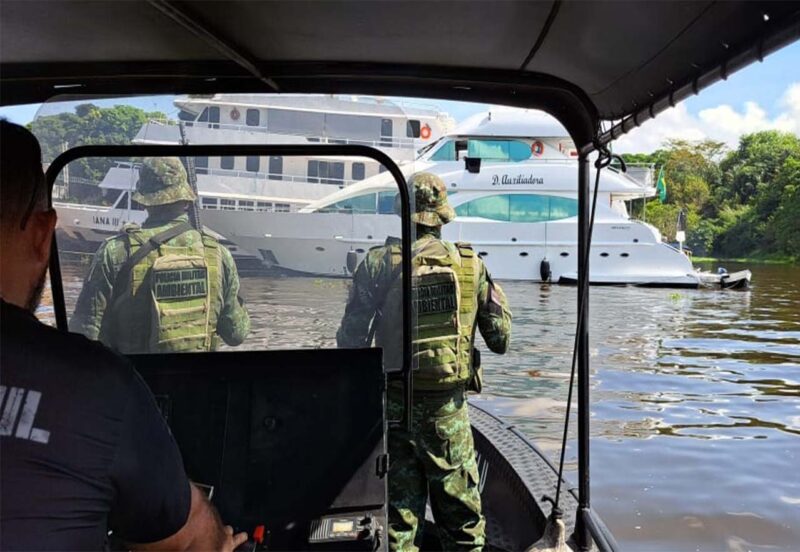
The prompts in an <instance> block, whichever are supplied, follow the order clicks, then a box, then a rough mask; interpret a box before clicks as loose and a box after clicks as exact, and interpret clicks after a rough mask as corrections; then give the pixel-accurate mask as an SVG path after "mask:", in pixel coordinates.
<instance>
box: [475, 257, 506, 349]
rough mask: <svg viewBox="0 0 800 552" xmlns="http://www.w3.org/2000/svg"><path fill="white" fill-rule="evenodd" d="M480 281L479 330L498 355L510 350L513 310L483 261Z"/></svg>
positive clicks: (481, 262)
mask: <svg viewBox="0 0 800 552" xmlns="http://www.w3.org/2000/svg"><path fill="white" fill-rule="evenodd" d="M479 263H480V271H479V274H480V277H479V279H478V282H479V284H478V330H480V332H481V335H482V336H483V340H484V341H485V342H486V346H487V347H489V349H490V350H491V351H492V352H494V353H498V354H501V355H502V354H503V353H505V352H506V351H507V350H508V344H509V342H510V341H511V309H510V308H509V306H508V300H507V299H506V295H505V293H503V289H502V288H501V287H500V286H499V285H498V284H497V283H495V282H493V281H492V277H491V275H490V274H489V270H488V269H487V268H486V265H484V264H483V261H479Z"/></svg>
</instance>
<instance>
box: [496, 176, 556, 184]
mask: <svg viewBox="0 0 800 552" xmlns="http://www.w3.org/2000/svg"><path fill="white" fill-rule="evenodd" d="M525 184H544V178H542V177H540V176H533V175H532V174H528V175H525V174H518V175H517V176H509V175H507V174H504V175H503V176H500V175H499V174H493V175H492V186H517V185H525Z"/></svg>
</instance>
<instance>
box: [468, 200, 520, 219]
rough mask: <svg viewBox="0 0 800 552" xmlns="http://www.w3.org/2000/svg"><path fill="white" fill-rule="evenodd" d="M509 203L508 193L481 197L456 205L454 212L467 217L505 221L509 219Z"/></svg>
mask: <svg viewBox="0 0 800 552" xmlns="http://www.w3.org/2000/svg"><path fill="white" fill-rule="evenodd" d="M509 203H510V202H509V200H508V195H494V196H488V197H481V198H478V199H473V200H472V201H468V202H467V203H464V204H462V205H459V206H458V207H456V214H457V215H460V216H467V217H479V218H485V219H489V220H501V221H507V220H508V219H509V209H510V206H509Z"/></svg>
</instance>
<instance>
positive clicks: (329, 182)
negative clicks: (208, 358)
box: [31, 95, 451, 353]
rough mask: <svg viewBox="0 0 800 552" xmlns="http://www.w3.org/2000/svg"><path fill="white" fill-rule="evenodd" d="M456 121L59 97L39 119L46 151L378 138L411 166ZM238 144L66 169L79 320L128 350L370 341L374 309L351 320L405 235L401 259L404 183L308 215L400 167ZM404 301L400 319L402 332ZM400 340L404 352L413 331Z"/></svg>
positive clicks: (375, 111) (356, 107)
mask: <svg viewBox="0 0 800 552" xmlns="http://www.w3.org/2000/svg"><path fill="white" fill-rule="evenodd" d="M109 104H111V105H109ZM140 106H147V109H145V108H143V107H140ZM450 124H451V123H450V120H449V119H448V116H447V114H446V113H440V112H437V111H435V110H432V109H430V108H429V107H425V106H422V107H420V106H417V105H416V104H413V105H411V106H400V105H398V104H396V103H394V102H392V101H389V100H386V99H381V98H354V97H347V98H342V97H332V96H308V97H297V96H269V95H215V96H204V97H199V96H185V97H175V98H170V99H169V101H164V99H163V98H135V99H130V98H129V99H115V100H95V99H87V100H85V101H82V102H70V103H66V104H65V103H53V104H47V105H44V106H42V107H41V109H40V110H39V114H38V116H37V117H36V119H35V120H34V121H33V122H32V123H31V128H32V130H33V132H34V133H35V134H36V135H37V137H38V138H39V140H40V141H41V142H42V146H43V152H44V160H45V162H46V163H49V162H51V161H52V160H53V159H54V158H55V157H56V156H57V155H59V154H60V153H61V152H62V151H65V150H66V149H69V148H72V147H75V146H78V145H91V144H120V145H124V144H140V145H186V144H188V145H201V144H229V145H248V144H268V145H269V144H284V145H310V146H319V145H334V146H339V145H358V146H364V145H366V146H370V147H373V148H376V149H377V150H379V151H381V152H383V153H385V154H387V155H389V157H390V158H391V159H393V160H394V161H395V162H396V163H400V164H402V165H403V170H404V172H406V173H408V174H411V173H413V172H414V158H415V152H416V150H417V149H418V148H419V147H421V145H422V144H427V143H429V142H430V141H432V140H434V139H436V138H437V137H439V136H441V135H442V133H443V132H445V131H447V129H448V128H449V126H448V125H450ZM233 153H234V152H232V153H231V154H230V155H209V156H202V157H201V156H196V157H189V158H159V157H155V156H153V157H135V158H113V159H112V158H102V157H87V158H82V159H79V160H76V161H74V162H71V163H69V164H68V165H67V166H66V167H64V169H63V170H62V171H61V172H60V173H59V174H58V176H57V178H56V182H55V186H54V190H53V201H54V206H55V207H56V209H57V210H58V214H59V222H58V228H57V238H58V244H59V254H60V257H61V270H62V276H63V283H64V289H65V296H66V297H65V298H66V307H67V316H68V318H69V325H70V329H71V330H72V331H77V332H79V333H83V334H85V335H87V336H88V337H90V338H92V339H98V340H100V341H103V342H104V343H106V344H107V345H109V346H111V347H112V348H114V349H116V350H119V351H121V352H124V353H149V352H199V351H204V350H220V351H228V350H231V351H233V350H247V349H250V350H259V349H286V348H320V347H336V346H338V345H341V346H348V347H352V346H357V345H358V343H356V342H357V341H358V340H359V339H360V340H361V346H363V345H364V343H365V340H366V338H367V334H368V333H369V331H370V329H371V325H372V324H373V323H374V321H373V320H372V316H370V317H368V318H367V319H365V320H361V319H359V321H358V324H356V325H355V326H352V327H351V326H348V325H347V324H345V322H343V321H344V320H346V319H347V318H346V317H345V311H346V308H347V305H348V299H349V297H350V289H351V287H352V283H353V274H354V272H355V271H356V270H357V269H358V267H359V266H361V265H362V264H363V263H364V261H365V259H366V257H367V253H368V252H369V250H370V249H372V248H376V247H383V246H385V245H386V244H396V245H393V246H392V247H396V248H397V249H396V251H397V253H398V254H397V255H389V256H388V257H387V259H389V260H390V261H391V263H393V266H396V267H397V268H398V269H399V266H400V264H401V263H400V257H399V244H400V243H401V241H400V235H401V226H400V218H399V217H398V216H397V215H396V214H395V196H396V195H397V191H396V190H397V185H396V184H395V183H393V182H394V181H393V180H392V179H391V178H390V179H389V186H390V187H391V189H392V190H391V191H389V190H384V191H383V192H381V193H377V192H373V193H364V194H358V195H357V196H356V197H354V198H352V199H349V200H345V201H342V202H340V203H338V204H337V208H336V209H330V210H328V211H327V212H325V213H300V211H301V209H303V208H304V207H305V206H307V205H309V204H310V203H312V202H314V201H318V200H321V199H323V198H325V197H327V196H329V195H331V194H333V193H336V192H341V191H344V190H348V189H350V188H351V187H353V186H355V185H357V184H359V183H362V182H366V181H368V180H369V179H370V178H373V177H375V176H377V175H381V174H383V175H384V176H389V175H388V173H387V172H386V167H384V166H383V165H382V164H381V163H379V162H377V161H375V160H374V159H371V158H367V157H360V156H352V155H342V154H335V155H304V156H289V155H270V154H269V153H265V154H263V155H254V154H252V155H235V154H233ZM379 212H380V213H382V214H386V215H390V216H382V217H380V224H377V225H376V224H375V223H374V222H373V221H372V220H370V219H363V218H361V217H360V215H376V214H378V213H379ZM165 232H166V234H165ZM154 241H155V242H157V243H158V246H157V247H150V245H148V244H151V243H152V242H154ZM148 248H150V250H149V251H148ZM381 260H382V258H381ZM397 285H399V279H398V282H397ZM395 306H396V307H397V308H399V304H397V305H395ZM395 310H396V309H394V310H393V309H392V308H387V310H386V313H385V317H386V318H387V319H392V320H397V321H398V322H397V324H396V327H397V328H401V325H400V323H399V320H400V319H401V317H400V313H399V311H397V312H395ZM47 313H52V311H51V310H49V309H47V305H45V311H44V313H43V314H44V316H48V314H47ZM350 318H352V317H350ZM345 326H347V327H345ZM343 328H344V329H343ZM348 332H349V333H348ZM345 334H347V335H345ZM362 334H363V335H362ZM391 339H393V340H394V341H395V345H394V349H395V350H396V351H399V350H400V348H401V334H400V333H397V332H396V333H395V334H393V335H392V336H391ZM385 346H391V344H386V345H385Z"/></svg>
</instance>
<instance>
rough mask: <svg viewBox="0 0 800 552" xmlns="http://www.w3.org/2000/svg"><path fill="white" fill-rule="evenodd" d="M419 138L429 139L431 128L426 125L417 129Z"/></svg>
mask: <svg viewBox="0 0 800 552" xmlns="http://www.w3.org/2000/svg"><path fill="white" fill-rule="evenodd" d="M419 137H420V138H422V139H423V140H427V139H428V138H430V137H431V127H430V126H429V125H427V124H425V125H422V128H421V129H419Z"/></svg>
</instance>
